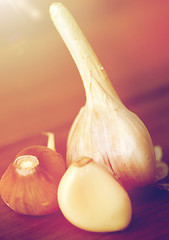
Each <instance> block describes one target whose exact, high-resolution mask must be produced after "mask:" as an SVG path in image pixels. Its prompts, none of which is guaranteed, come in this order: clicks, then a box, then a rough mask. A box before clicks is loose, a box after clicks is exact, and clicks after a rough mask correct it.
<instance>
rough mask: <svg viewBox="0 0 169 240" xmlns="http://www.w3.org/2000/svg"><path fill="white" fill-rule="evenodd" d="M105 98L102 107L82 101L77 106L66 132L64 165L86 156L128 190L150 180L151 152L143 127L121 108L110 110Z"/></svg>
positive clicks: (151, 168) (150, 145) (152, 166)
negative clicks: (65, 159)
mask: <svg viewBox="0 0 169 240" xmlns="http://www.w3.org/2000/svg"><path fill="white" fill-rule="evenodd" d="M109 101H111V99H107V100H106V104H107V107H106V108H104V104H103V105H97V106H96V105H95V107H94V108H93V109H91V108H90V107H88V105H87V104H86V106H85V107H84V108H83V109H81V111H80V113H79V114H78V116H77V118H76V120H75V121H74V123H73V125H72V127H71V129H70V132H69V136H68V142H67V164H68V165H69V164H70V163H71V162H72V161H73V160H74V159H76V158H77V157H79V156H83V155H86V156H88V157H91V158H92V159H94V160H95V161H96V162H97V163H99V164H101V165H102V166H104V167H105V168H106V169H107V170H109V171H110V172H111V173H112V174H113V175H114V177H115V178H116V179H117V180H118V181H119V182H120V183H121V184H123V186H125V187H126V188H128V189H129V188H133V187H135V186H142V185H146V184H148V183H151V182H153V181H154V176H155V166H154V160H153V159H154V151H153V146H152V142H151V138H150V136H149V133H148V131H147V129H146V128H145V126H144V125H143V123H142V122H141V120H140V119H139V118H138V117H137V116H136V115H135V114H133V113H132V112H130V111H128V110H127V109H126V108H125V107H123V108H122V107H121V109H120V110H118V108H117V109H111V102H110V103H109ZM108 104H109V106H108ZM108 108H109V110H110V111H108ZM131 118H133V119H134V124H133V122H132V121H131Z"/></svg>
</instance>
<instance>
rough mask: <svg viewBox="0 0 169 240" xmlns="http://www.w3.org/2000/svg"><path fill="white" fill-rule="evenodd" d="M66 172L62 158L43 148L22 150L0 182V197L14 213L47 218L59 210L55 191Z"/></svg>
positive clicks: (36, 147) (34, 147)
mask: <svg viewBox="0 0 169 240" xmlns="http://www.w3.org/2000/svg"><path fill="white" fill-rule="evenodd" d="M65 171H66V167H65V162H64V159H63V157H62V156H61V155H60V154H58V153H57V152H55V151H53V150H51V149H49V148H47V147H44V146H31V147H28V148H25V149H23V150H22V151H21V152H20V153H18V155H17V156H16V159H15V161H14V162H13V163H11V164H10V165H9V167H8V169H7V170H6V171H5V173H4V174H3V176H2V178H1V180H0V194H1V197H2V199H3V200H4V202H5V203H6V204H7V205H8V206H9V207H10V208H11V209H13V210H14V211H16V212H18V213H22V214H26V215H46V214H50V213H53V212H55V211H57V210H58V209H59V207H58V200H57V189H58V184H59V182H60V179H61V177H62V175H63V174H64V172H65Z"/></svg>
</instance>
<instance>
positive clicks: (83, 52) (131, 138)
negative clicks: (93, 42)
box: [50, 3, 155, 188]
mask: <svg viewBox="0 0 169 240" xmlns="http://www.w3.org/2000/svg"><path fill="white" fill-rule="evenodd" d="M50 14H51V18H52V20H53V22H54V25H55V27H56V28H57V30H58V32H59V33H60V35H61V37H62V38H63V40H64V42H65V44H66V45H67V47H68V49H69V51H70V53H71V55H72V57H73V59H74V61H75V63H76V65H77V67H78V70H79V73H80V75H81V77H82V81H83V84H84V87H85V91H86V104H85V106H84V107H82V109H81V110H80V112H79V114H78V115H77V117H76V119H75V120H74V123H73V125H72V127H71V129H70V132H69V136H68V141H67V165H69V164H70V163H71V162H72V161H74V160H75V159H76V158H77V157H79V156H82V155H84V156H88V157H90V158H92V159H94V160H95V161H96V162H97V163H99V164H101V165H102V166H104V167H105V168H106V169H107V170H109V171H111V173H112V174H113V175H114V177H115V178H116V179H118V181H119V182H120V183H121V184H123V186H125V187H126V188H133V187H135V186H141V185H146V184H149V183H152V182H154V180H155V154H154V148H153V144H152V140H151V137H150V135H149V132H148V130H147V128H146V127H145V125H144V124H143V122H142V121H141V120H140V119H139V118H138V117H137V116H136V115H135V114H134V113H132V112H131V111H129V110H128V109H127V108H126V107H125V106H124V105H123V103H122V102H121V100H120V98H119V97H118V95H117V93H116V91H115V90H114V88H113V87H112V85H111V82H110V81H109V79H108V77H107V74H106V72H105V70H104V69H103V67H102V65H101V64H100V62H99V60H98V59H97V57H96V55H95V53H94V52H93V50H92V48H91V46H90V45H89V43H88V42H87V40H86V38H85V37H84V35H83V33H82V32H81V30H80V28H79V27H78V25H77V23H76V22H75V20H74V19H73V17H72V16H71V14H70V13H69V12H68V10H67V9H66V8H65V7H64V6H63V5H62V4H57V3H56V4H52V5H51V7H50Z"/></svg>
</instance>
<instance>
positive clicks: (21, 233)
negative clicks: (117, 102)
mask: <svg viewBox="0 0 169 240" xmlns="http://www.w3.org/2000/svg"><path fill="white" fill-rule="evenodd" d="M62 2H64V3H65V5H67V7H68V8H69V9H70V11H71V12H72V13H73V15H74V16H75V18H76V19H77V20H78V22H79V25H80V26H81V28H82V29H83V30H84V32H85V34H86V36H87V38H88V39H89V41H90V42H91V44H92V46H93V48H94V49H95V51H96V53H97V55H98V57H99V59H100V60H101V62H102V64H103V66H104V67H105V69H106V70H107V73H108V75H109V77H110V79H111V81H112V84H113V85H114V86H115V88H116V90H117V92H118V94H119V96H120V97H121V99H122V100H123V102H124V104H125V105H126V106H127V107H128V108H129V109H130V110H132V111H133V112H135V113H136V114H137V115H138V116H139V117H140V118H141V119H142V120H143V122H144V123H145V125H146V126H147V128H148V130H149V132H150V134H151V136H152V139H153V143H154V145H156V144H158V145H160V146H162V149H163V160H164V161H165V162H167V163H169V44H168V43H169V34H168V26H167V23H168V22H169V14H168V12H169V10H168V9H169V3H168V2H167V1H164V2H160V3H159V1H150V0H148V1H140V3H137V4H136V3H135V1H129V0H128V1H123V4H122V5H120V4H118V3H115V2H114V3H113V2H111V1H108V0H107V1H101V0H100V1H95V0H92V1H90V4H89V3H88V5H87V4H86V3H85V2H86V1H81V4H79V5H78V1H75V3H74V4H71V3H70V1H66V0H65V1H62ZM110 2H111V3H110ZM49 3H50V1H48V4H49ZM42 6H43V8H42V9H41V7H42ZM42 6H39V9H41V10H44V9H46V7H47V6H46V5H45V4H42ZM1 9H2V8H1ZM45 14H46V15H45ZM86 15H87V16H88V17H87V19H86ZM0 16H1V18H2V16H5V15H2V14H0ZM44 22H45V24H44ZM42 23H43V24H42ZM8 24H9V23H8ZM11 24H12V23H11ZM24 24H26V26H27V27H28V26H30V25H29V24H30V22H29V21H28V22H26V20H25V22H24ZM31 24H33V23H31ZM41 24H42V25H43V27H42V25H41ZM17 26H18V25H17ZM8 27H9V26H8ZM1 29H2V28H1ZM32 29H33V30H32V31H31V30H29V28H24V27H22V26H21V25H19V27H18V28H17V29H16V32H15V34H13V35H12V34H11V33H10V31H9V32H8V34H7V30H6V32H5V31H4V32H3V36H4V34H6V35H5V36H6V37H7V35H8V41H6V42H5V41H4V42H5V43H4V42H3V41H2V42H1V45H0V52H1V58H0V69H1V70H0V77H1V80H0V85H1V88H0V109H1V110H0V176H2V174H3V173H4V171H5V170H6V168H7V166H8V165H9V164H10V163H11V162H12V161H13V160H14V158H15V155H16V154H17V153H18V152H19V151H20V150H22V149H23V148H24V147H27V146H30V145H34V144H40V145H46V142H47V138H46V136H44V135H42V134H41V132H43V131H51V132H54V133H55V138H56V149H57V151H58V152H60V153H61V154H62V155H63V156H64V157H65V155H66V139H67V135H68V131H69V129H70V126H71V124H72V121H73V119H74V117H75V116H76V114H77V112H78V111H79V109H80V107H81V106H82V105H83V104H84V102H85V95H84V90H83V85H82V83H81V80H80V77H79V74H78V72H77V70H76V67H75V65H74V63H73V61H72V59H71V57H70V56H69V53H68V51H67V49H66V48H65V46H64V44H63V42H62V40H61V39H60V37H59V35H58V34H57V33H56V31H55V29H54V27H53V25H52V24H51V21H50V19H49V16H48V11H46V10H45V11H44V19H43V20H41V21H40V22H38V23H35V24H34V25H33V26H32ZM10 34H11V35H10ZM9 37H10V38H9ZM4 39H5V37H4ZM1 40H3V38H1ZM65 68H66V70H65ZM164 181H169V179H168V178H166V179H165V180H164ZM129 195H130V197H131V201H132V206H133V217H132V221H131V224H130V225H129V227H128V228H127V229H126V230H125V231H122V232H116V233H90V232H85V231H82V230H80V229H78V228H76V227H74V226H73V225H71V224H70V223H69V222H68V221H67V220H66V219H65V218H64V217H63V216H62V213H61V212H60V211H59V212H56V213H54V214H52V215H49V216H42V217H31V216H24V215H19V214H17V213H15V212H13V211H12V210H10V209H9V207H8V206H7V205H5V204H4V203H3V201H2V199H0V239H1V240H8V239H10V240H11V239H12V240H18V239H25V240H26V239H29V240H31V239H36V240H38V239H41V240H43V239H44V240H54V239H72V240H76V239H77V240H79V239H81V240H83V239H88V240H94V239H104V240H106V239H114V240H115V239H118V240H125V239H127V240H128V239H130V240H135V239H144V240H151V239H153V240H154V239H160V240H161V239H164V240H167V239H169V192H167V191H164V190H160V189H157V188H155V187H153V186H147V187H144V188H141V189H135V190H133V191H132V192H130V193H129Z"/></svg>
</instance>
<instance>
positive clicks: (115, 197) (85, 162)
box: [58, 157, 132, 232]
mask: <svg viewBox="0 0 169 240" xmlns="http://www.w3.org/2000/svg"><path fill="white" fill-rule="evenodd" d="M58 202H59V206H60V209H61V211H62V213H63V215H64V216H65V217H66V218H67V219H68V220H69V221H70V222H71V223H72V224H74V225H75V226H77V227H79V228H81V229H83V230H87V231H92V232H112V231H120V230H123V229H125V228H126V227H127V226H128V225H129V223H130V221H131V215H132V208H131V202H130V199H129V197H128V194H127V192H126V191H125V190H124V188H123V187H122V186H121V185H120V184H119V183H118V182H117V181H116V180H115V179H114V178H113V177H112V175H111V174H110V173H109V172H108V171H106V170H105V169H104V168H102V167H101V166H100V165H98V164H97V163H95V162H94V161H93V160H91V159H90V158H87V157H83V158H80V159H78V160H77V161H75V162H73V163H72V164H71V165H70V166H69V168H68V169H67V171H66V173H65V174H64V175H63V177H62V179H61V181H60V184H59V187H58Z"/></svg>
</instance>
